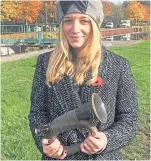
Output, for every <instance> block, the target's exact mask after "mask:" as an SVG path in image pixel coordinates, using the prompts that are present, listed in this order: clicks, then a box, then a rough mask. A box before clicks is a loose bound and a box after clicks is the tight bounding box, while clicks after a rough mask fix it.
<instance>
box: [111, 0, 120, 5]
mask: <svg viewBox="0 0 151 161" xmlns="http://www.w3.org/2000/svg"><path fill="white" fill-rule="evenodd" d="M109 1H111V2H113V3H115V4H118V3H122V2H123V0H109Z"/></svg>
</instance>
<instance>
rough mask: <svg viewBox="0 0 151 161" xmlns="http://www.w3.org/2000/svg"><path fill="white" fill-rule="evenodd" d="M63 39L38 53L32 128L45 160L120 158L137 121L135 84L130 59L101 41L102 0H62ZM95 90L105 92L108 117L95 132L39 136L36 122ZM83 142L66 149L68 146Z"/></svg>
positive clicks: (59, 6) (70, 107)
mask: <svg viewBox="0 0 151 161" xmlns="http://www.w3.org/2000/svg"><path fill="white" fill-rule="evenodd" d="M56 16H57V17H56V18H57V21H58V23H59V24H60V31H59V41H58V43H57V45H56V47H55V49H54V50H53V51H52V52H49V53H45V54H42V55H40V56H39V57H38V60H37V66H36V70H35V75H34V80H33V87H32V94H31V110H30V113H29V122H30V128H31V131H32V135H33V138H34V140H35V143H36V145H37V147H38V149H39V150H40V152H41V153H42V159H43V160H55V159H66V160H120V159H122V155H121V148H122V147H124V146H125V145H127V144H128V143H129V141H130V140H131V139H132V138H133V137H134V136H135V135H136V133H137V131H138V127H139V123H138V107H137V97H136V89H135V84H134V80H133V76H132V74H131V71H130V66H129V62H128V60H126V59H125V58H122V57H120V56H118V55H116V54H114V53H112V52H110V51H108V50H106V49H105V48H104V47H103V46H102V40H101V37H100V31H99V28H100V26H101V23H102V20H103V9H102V4H101V1H88V0H87V1H58V2H57V7H56ZM93 93H98V94H99V95H100V97H101V98H102V100H103V102H104V104H105V107H106V111H107V123H105V124H102V123H99V124H98V125H97V128H98V130H99V132H96V133H94V134H93V135H92V134H90V133H89V131H88V129H86V128H77V129H72V130H70V131H67V132H63V133H61V134H59V135H58V136H57V137H56V138H53V139H51V138H50V139H45V138H44V136H41V137H40V136H37V135H36V134H35V128H37V127H38V126H44V125H45V124H47V123H51V121H53V120H54V119H55V118H57V117H59V116H61V115H62V114H64V113H66V112H68V111H70V110H73V109H75V108H79V107H80V106H81V104H84V103H87V102H88V101H89V100H90V99H91V96H92V94H93ZM77 143H81V145H80V151H79V152H78V153H75V154H73V155H68V152H67V150H66V149H65V147H64V146H70V145H74V144H77Z"/></svg>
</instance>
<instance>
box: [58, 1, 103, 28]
mask: <svg viewBox="0 0 151 161" xmlns="http://www.w3.org/2000/svg"><path fill="white" fill-rule="evenodd" d="M69 13H83V14H86V15H89V16H90V17H91V18H92V19H93V20H94V21H95V22H96V24H97V25H98V27H99V28H100V27H101V24H102V21H103V17H104V14H103V6H102V3H101V0H78V1H74V0H72V1H64V0H57V3H56V21H57V23H59V24H60V22H61V20H62V18H63V17H64V16H65V15H67V14H69Z"/></svg>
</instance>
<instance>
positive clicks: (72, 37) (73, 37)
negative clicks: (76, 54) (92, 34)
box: [70, 36, 83, 40]
mask: <svg viewBox="0 0 151 161" xmlns="http://www.w3.org/2000/svg"><path fill="white" fill-rule="evenodd" d="M70 38H71V39H74V40H77V39H81V38H83V36H80V37H76V36H70Z"/></svg>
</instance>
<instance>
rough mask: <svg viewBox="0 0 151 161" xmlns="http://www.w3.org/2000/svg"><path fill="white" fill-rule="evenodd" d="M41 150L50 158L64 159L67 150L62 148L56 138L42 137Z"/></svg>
mask: <svg viewBox="0 0 151 161" xmlns="http://www.w3.org/2000/svg"><path fill="white" fill-rule="evenodd" d="M42 145H43V152H44V153H45V154H46V155H47V156H49V157H52V158H57V159H64V158H65V157H66V155H67V151H66V150H64V147H63V145H61V143H60V141H59V140H58V138H53V139H43V141H42Z"/></svg>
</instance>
